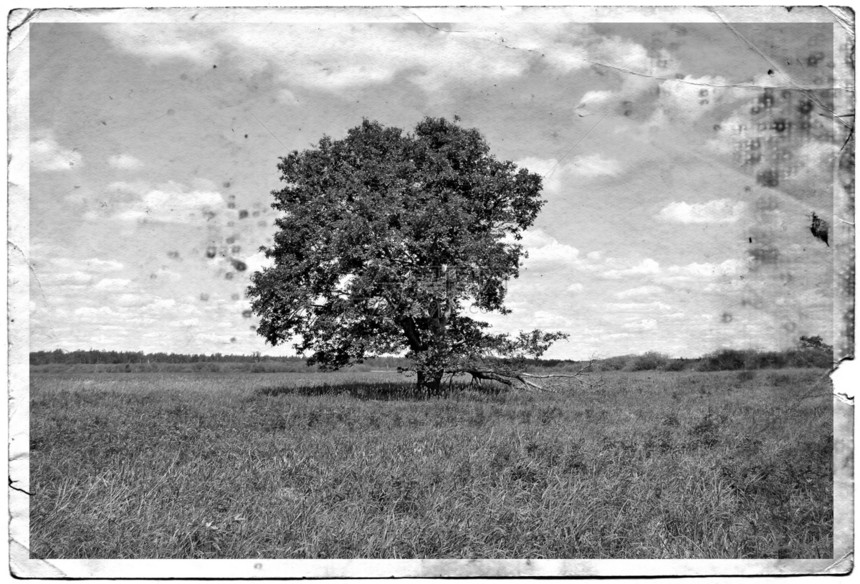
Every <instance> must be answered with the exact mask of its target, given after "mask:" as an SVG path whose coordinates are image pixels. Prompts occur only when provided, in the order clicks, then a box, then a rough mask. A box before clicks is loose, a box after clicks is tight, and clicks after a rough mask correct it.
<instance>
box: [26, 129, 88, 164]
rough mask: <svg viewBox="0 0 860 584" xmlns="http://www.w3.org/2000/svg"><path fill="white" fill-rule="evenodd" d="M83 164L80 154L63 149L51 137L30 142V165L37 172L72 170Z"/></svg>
mask: <svg viewBox="0 0 860 584" xmlns="http://www.w3.org/2000/svg"><path fill="white" fill-rule="evenodd" d="M83 163H84V161H83V156H81V153H80V152H78V151H77V150H69V149H68V148H63V147H62V146H60V145H59V144H58V143H57V141H56V140H55V139H54V137H53V136H51V135H48V136H46V137H45V138H40V139H38V140H35V141H33V142H30V165H31V166H32V167H33V168H35V169H37V170H45V171H55V170H72V169H74V168H79V167H81V166H83Z"/></svg>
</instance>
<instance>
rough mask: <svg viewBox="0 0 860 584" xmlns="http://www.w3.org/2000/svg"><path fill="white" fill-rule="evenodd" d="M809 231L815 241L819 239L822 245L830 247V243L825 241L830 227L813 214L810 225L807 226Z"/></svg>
mask: <svg viewBox="0 0 860 584" xmlns="http://www.w3.org/2000/svg"><path fill="white" fill-rule="evenodd" d="M809 231H810V232H812V235H813V236H814V237H815V238H816V239H820V240H821V241H823V242H824V245H826V246H827V247H830V243H828V241H827V239H828V233H829V231H830V225H828V223H827V221H825V220H824V219H822V218H821V217H819V216H818V215H816V214H815V213H813V214H812V225H810V226H809Z"/></svg>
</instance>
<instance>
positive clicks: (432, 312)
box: [249, 118, 565, 391]
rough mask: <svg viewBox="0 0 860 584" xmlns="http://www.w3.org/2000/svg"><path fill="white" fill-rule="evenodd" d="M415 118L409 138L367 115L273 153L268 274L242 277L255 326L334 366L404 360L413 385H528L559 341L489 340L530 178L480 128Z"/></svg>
mask: <svg viewBox="0 0 860 584" xmlns="http://www.w3.org/2000/svg"><path fill="white" fill-rule="evenodd" d="M458 121H459V120H457V119H456V118H455V121H454V122H450V121H447V120H445V119H444V118H442V119H434V118H425V119H424V120H423V121H421V122H420V123H419V124H418V125H417V126H416V127H415V131H414V132H413V133H404V132H403V131H402V130H400V129H398V128H389V127H384V126H382V125H381V124H379V123H377V122H371V121H367V120H365V121H364V122H363V123H362V124H361V125H360V126H358V127H356V128H353V129H351V130H349V132H348V133H347V136H346V137H345V138H344V139H342V140H332V139H331V138H329V137H327V136H325V137H323V138H322V139H321V140H320V141H319V144H318V145H317V146H316V147H314V148H310V149H308V150H304V151H302V152H298V151H294V152H292V153H291V154H290V155H289V156H287V157H285V158H281V162H280V164H279V165H278V168H279V169H280V171H281V179H282V181H283V183H284V188H283V189H281V190H279V191H275V192H273V193H272V194H273V195H274V198H275V202H274V203H273V204H272V206H273V207H274V208H275V209H276V210H277V211H280V212H281V213H282V215H281V216H280V218H279V219H278V220H277V222H276V223H277V227H278V228H279V230H278V231H277V233H276V235H275V239H274V244H273V245H272V246H271V247H268V248H263V251H264V252H265V254H266V256H267V257H269V258H271V259H273V260H274V265H273V266H272V267H269V268H266V269H264V270H262V271H259V272H256V273H255V274H253V276H252V278H251V282H252V285H251V287H250V288H249V295H250V297H251V299H252V302H253V310H254V312H255V313H256V314H257V315H259V316H260V326H259V329H258V332H259V333H260V334H261V335H263V336H264V337H265V338H266V339H267V340H268V341H269V342H270V343H272V344H273V345H275V344H279V343H282V342H285V341H288V340H290V339H293V340H294V342H295V348H296V350H297V351H299V352H300V353H302V354H306V355H309V363H311V364H317V365H319V366H320V367H322V368H325V369H337V368H339V367H343V366H345V365H348V364H351V363H356V362H361V361H362V359H364V358H365V357H369V356H372V355H379V354H385V353H404V352H405V354H406V356H407V357H409V358H410V359H411V360H412V361H413V362H414V363H415V370H416V371H417V378H418V384H419V386H421V387H423V388H426V389H428V390H430V391H436V390H438V389H439V387H440V383H441V381H442V379H443V376H444V375H445V374H446V373H449V374H455V373H462V372H468V373H471V374H472V375H473V377H474V378H479V379H495V380H497V381H501V382H503V383H507V384H511V383H512V382H514V381H517V382H520V383H523V384H526V385H533V383H532V382H531V381H530V380H529V379H527V378H526V377H524V375H525V374H524V373H523V372H522V368H521V367H520V365H521V364H522V363H523V360H524V359H525V358H526V357H534V356H539V355H540V354H542V353H543V352H544V351H545V350H546V349H547V348H548V347H549V345H550V344H551V343H552V342H554V341H555V340H558V339H560V338H563V337H564V336H565V335H563V334H561V333H543V332H541V331H532V332H529V333H520V334H519V335H517V336H515V337H508V336H506V335H500V334H493V333H490V332H489V331H488V330H487V329H488V325H487V324H486V323H483V322H480V321H477V320H475V319H473V318H471V317H470V316H468V315H469V314H475V313H478V312H480V311H497V312H501V313H507V312H509V310H507V309H506V308H505V306H504V299H505V292H506V283H507V281H508V280H509V279H510V278H511V277H517V275H518V271H519V266H520V259H521V257H522V256H523V247H522V245H521V244H519V243H518V241H519V240H520V239H521V237H522V232H523V231H524V230H525V229H527V228H528V227H529V226H531V225H532V223H533V222H534V220H535V218H536V217H537V215H538V212H539V211H540V209H541V207H542V206H543V204H544V202H545V201H543V200H542V199H541V197H540V191H541V177H540V176H539V175H537V174H533V173H530V172H528V170H526V169H517V167H516V165H515V164H514V163H512V162H508V161H500V160H497V159H496V158H495V157H494V156H493V155H491V154H490V149H489V146H488V145H487V143H486V141H485V140H484V138H483V137H482V136H481V134H480V133H479V132H478V131H477V130H475V129H465V128H462V127H461V126H460V125H458V123H457V122H458Z"/></svg>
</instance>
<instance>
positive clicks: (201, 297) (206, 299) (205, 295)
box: [200, 292, 209, 302]
mask: <svg viewBox="0 0 860 584" xmlns="http://www.w3.org/2000/svg"><path fill="white" fill-rule="evenodd" d="M200 300H202V301H203V302H208V301H209V295H208V294H207V293H206V292H203V293H201V294H200Z"/></svg>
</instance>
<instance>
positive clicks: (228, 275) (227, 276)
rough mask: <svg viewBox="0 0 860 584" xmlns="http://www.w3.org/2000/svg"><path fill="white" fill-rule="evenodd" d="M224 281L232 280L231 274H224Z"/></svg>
mask: <svg viewBox="0 0 860 584" xmlns="http://www.w3.org/2000/svg"><path fill="white" fill-rule="evenodd" d="M224 279H225V280H232V279H233V272H227V273H226V274H224Z"/></svg>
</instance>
